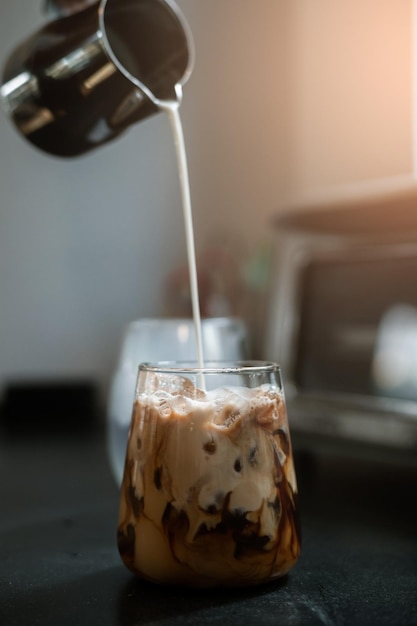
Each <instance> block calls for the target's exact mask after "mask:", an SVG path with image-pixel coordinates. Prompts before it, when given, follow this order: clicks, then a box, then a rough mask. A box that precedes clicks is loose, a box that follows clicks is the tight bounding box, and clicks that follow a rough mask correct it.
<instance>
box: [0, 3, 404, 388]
mask: <svg viewBox="0 0 417 626" xmlns="http://www.w3.org/2000/svg"><path fill="white" fill-rule="evenodd" d="M178 3H179V5H180V6H181V7H182V9H183V10H184V12H185V13H186V15H187V18H188V20H189V22H190V25H191V28H192V30H193V33H194V39H195V44H196V66H195V69H194V72H193V75H192V77H191V79H190V81H189V83H188V84H187V86H186V87H185V94H184V101H183V105H182V107H181V115H182V118H183V123H184V132H185V136H186V141H187V147H188V156H189V168H190V176H191V192H192V199H193V209H194V221H195V228H196V242H197V249H198V250H202V249H203V248H204V247H205V245H206V244H208V243H212V242H213V240H216V238H222V239H225V240H226V242H227V241H230V242H231V243H232V244H233V245H234V246H236V244H238V245H239V246H241V247H242V249H243V250H244V251H245V253H247V254H249V253H251V252H252V251H253V250H254V249H256V246H257V245H259V243H260V242H261V241H262V240H263V239H264V238H268V236H270V235H271V232H272V234H273V231H271V227H270V222H269V220H270V218H271V216H272V215H274V214H275V212H276V211H277V210H280V209H282V208H283V207H285V206H286V203H287V202H288V201H289V200H293V199H294V198H297V197H309V195H310V194H311V193H314V192H315V191H317V189H321V188H322V187H326V186H329V185H330V186H332V185H338V184H340V183H349V182H356V181H358V180H366V179H368V178H378V177H385V176H391V175H397V174H403V173H407V172H408V171H409V170H410V168H411V137H410V130H411V97H410V87H411V76H410V74H411V69H410V68H411V63H410V33H411V25H410V23H409V22H410V1H409V0H338V1H337V2H334V0H256V1H255V0H178ZM41 5H42V2H41V0H37V1H35V0H33V2H27V0H1V5H0V61H1V62H3V60H4V59H5V58H6V56H7V54H8V53H9V51H10V50H11V48H12V47H13V46H14V45H15V44H16V43H17V42H18V41H20V40H22V39H23V38H24V36H25V35H26V34H28V33H29V32H31V31H32V30H34V28H35V27H36V26H37V25H39V24H40V23H41V22H42V17H41ZM0 193H1V196H0V197H1V200H0V202H1V205H0V388H1V385H2V384H4V382H5V381H6V380H7V379H9V378H12V377H22V376H29V377H34V376H36V377H38V376H51V375H52V376H66V375H71V374H91V375H92V376H94V377H95V378H96V379H97V380H98V381H99V382H100V383H101V384H102V385H104V386H105V384H106V382H107V380H108V377H109V375H110V373H111V370H112V367H113V365H114V360H115V358H116V353H117V349H118V345H119V341H120V337H121V332H122V330H123V327H124V325H125V324H126V323H127V322H128V321H130V320H131V319H134V318H137V317H141V316H150V315H160V314H161V313H164V304H163V295H164V292H163V283H164V280H165V277H166V275H167V274H168V272H169V271H170V270H171V269H172V267H175V266H176V265H178V264H180V263H182V262H183V261H184V259H185V252H184V238H183V228H182V217H181V209H180V197H179V187H178V180H177V172H176V163H175V158H174V150H173V145H172V138H171V134H170V129H169V126H168V122H167V120H166V119H165V117H164V116H162V115H158V116H155V117H153V118H151V119H149V120H147V121H145V122H142V123H141V124H138V125H136V127H134V128H132V129H131V130H130V131H129V132H128V133H127V134H126V135H125V136H124V137H123V138H122V139H121V140H118V141H117V142H113V143H112V144H110V145H108V146H107V147H106V148H102V149H100V150H97V151H95V152H94V153H91V154H90V155H89V156H87V157H83V158H81V159H77V160H73V161H61V160H58V159H54V158H51V157H48V156H45V155H43V154H41V153H39V152H37V151H35V150H34V149H33V148H31V147H30V146H29V145H28V144H27V143H26V142H24V140H22V139H21V138H20V137H18V135H17V133H16V131H15V130H14V129H13V128H12V126H11V124H10V123H9V121H8V120H7V119H6V118H5V116H4V115H0Z"/></svg>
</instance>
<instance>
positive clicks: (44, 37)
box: [0, 0, 194, 157]
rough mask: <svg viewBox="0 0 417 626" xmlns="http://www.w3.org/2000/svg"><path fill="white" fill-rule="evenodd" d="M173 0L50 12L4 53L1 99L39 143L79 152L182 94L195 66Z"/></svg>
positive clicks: (108, 0) (106, 1) (122, 0)
mask: <svg viewBox="0 0 417 626" xmlns="http://www.w3.org/2000/svg"><path fill="white" fill-rule="evenodd" d="M193 60H194V59H193V44H192V37H191V33H190V29H189V27H188V24H187V22H186V20H185V18H184V16H183V15H182V13H181V12H180V10H179V8H178V7H177V5H176V4H175V3H174V2H173V1H172V0H100V1H99V2H96V3H94V4H91V3H86V5H85V6H84V7H83V8H82V9H81V10H77V11H71V12H68V13H67V14H65V15H64V16H63V17H59V18H58V19H54V20H52V21H51V22H49V23H47V24H46V25H45V26H44V27H43V28H41V29H40V30H38V31H37V32H36V33H35V34H33V35H32V36H31V37H29V38H28V39H27V40H26V41H24V42H23V43H22V44H21V45H20V46H18V47H17V48H16V49H15V50H14V51H13V53H12V54H11V56H10V57H9V59H8V60H7V62H6V64H5V68H4V73H3V80H2V86H1V88H0V99H1V101H2V104H3V107H4V108H5V110H6V113H7V114H8V115H9V116H10V118H11V119H12V120H13V122H14V124H15V125H16V127H17V128H18V130H19V131H20V132H21V133H22V135H23V136H24V137H26V138H27V139H28V140H29V141H30V142H31V143H32V144H34V145H35V146H37V147H38V148H40V149H42V150H44V151H46V152H49V153H51V154H54V155H58V156H65V157H71V156H77V155H80V154H83V153H85V152H87V151H89V150H91V149H93V148H95V147H97V146H100V145H102V144H104V143H106V142H108V141H109V140H111V139H113V138H115V137H117V136H118V135H120V133H122V132H123V131H124V130H125V129H127V128H128V127H129V126H130V125H131V124H133V123H135V122H138V121H140V120H141V119H143V118H146V117H148V116H149V115H152V114H154V113H156V112H157V111H158V110H159V109H160V104H161V102H164V101H172V100H176V101H178V102H179V101H180V99H181V95H182V86H183V85H184V83H185V82H186V81H187V79H188V78H189V75H190V73H191V70H192V65H193Z"/></svg>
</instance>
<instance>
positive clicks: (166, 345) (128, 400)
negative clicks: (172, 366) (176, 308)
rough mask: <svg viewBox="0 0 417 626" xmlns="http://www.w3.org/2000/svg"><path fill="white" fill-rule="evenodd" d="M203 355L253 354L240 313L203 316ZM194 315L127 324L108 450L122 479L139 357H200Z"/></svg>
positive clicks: (110, 406) (113, 389) (221, 358)
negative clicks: (197, 353)
mask: <svg viewBox="0 0 417 626" xmlns="http://www.w3.org/2000/svg"><path fill="white" fill-rule="evenodd" d="M202 335H203V349H204V358H205V359H208V360H210V361H239V360H243V359H246V358H247V357H248V356H249V354H248V352H249V348H248V333H247V329H246V326H245V324H244V323H243V322H242V321H241V320H240V319H237V318H231V317H218V318H206V319H203V320H202ZM196 351H197V348H196V340H195V332H194V322H193V320H192V319H174V318H166V319H154V318H149V319H139V320H136V321H133V322H131V323H130V324H128V326H127V327H126V329H125V332H124V335H123V340H122V345H121V350H120V354H119V359H118V364H117V367H116V371H115V373H114V376H113V379H112V383H111V387H110V394H109V401H108V407H107V450H108V455H109V460H110V465H111V469H112V472H113V475H114V477H115V479H116V481H117V483H118V484H120V483H121V480H122V476H123V467H124V462H125V454H126V445H127V438H128V433H129V426H130V419H131V413H132V406H133V400H134V394H135V387H136V380H137V376H138V369H139V365H140V363H143V362H146V361H152V362H154V361H190V360H194V359H195V358H196Z"/></svg>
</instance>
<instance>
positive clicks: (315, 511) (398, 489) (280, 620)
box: [0, 437, 417, 626]
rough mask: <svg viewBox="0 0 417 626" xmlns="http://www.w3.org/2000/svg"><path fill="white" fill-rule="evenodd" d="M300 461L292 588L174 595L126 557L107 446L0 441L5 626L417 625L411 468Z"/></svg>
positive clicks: (416, 488) (0, 607) (1, 614)
mask: <svg viewBox="0 0 417 626" xmlns="http://www.w3.org/2000/svg"><path fill="white" fill-rule="evenodd" d="M297 461H298V462H297ZM296 462H297V474H298V480H299V486H300V506H301V521H302V530H303V549H302V555H301V557H300V560H299V562H298V563H297V565H296V567H295V568H294V569H293V570H292V572H291V573H290V574H289V575H288V576H287V577H286V578H285V579H284V580H282V581H280V582H278V583H271V584H269V585H266V586H262V587H258V588H251V589H245V590H227V591H213V590H211V591H196V590H189V589H167V588H164V587H158V586H154V585H152V584H148V583H144V582H142V581H140V580H137V579H135V578H134V577H133V576H132V575H131V574H130V573H129V572H128V571H127V570H126V569H125V568H124V566H123V565H122V564H121V561H120V560H119V556H118V553H117V549H116V541H115V536H116V520H117V508H118V489H117V487H116V485H115V482H114V480H113V478H112V475H111V473H110V469H109V466H108V463H107V458H106V452H105V444H104V441H103V438H102V437H96V438H95V437H85V438H83V439H81V438H79V439H78V440H77V439H75V438H73V439H71V438H69V439H68V438H67V439H66V440H65V441H64V440H59V439H58V438H56V439H55V440H48V441H42V442H40V441H32V442H28V441H18V440H14V441H5V440H3V441H0V470H1V484H0V498H1V499H0V502H1V505H0V507H1V508H0V624H2V626H3V625H4V626H29V625H30V626H35V625H38V624H39V625H42V626H66V625H67V624H68V625H71V626H74V625H75V624H76V625H77V626H84V625H86V626H87V625H88V626H95V625H96V624H97V625H99V624H100V626H107V625H111V626H113V625H114V626H117V625H120V626H133V625H139V624H144V625H145V624H146V625H148V626H151V625H152V626H156V625H160V626H162V625H163V626H176V625H179V624H181V626H186V625H187V624H190V625H191V624H192V625H193V626H200V625H202V626H204V625H205V624H207V625H208V624H210V625H216V624H219V625H220V624H221V625H222V626H224V624H227V625H228V626H234V625H239V626H245V625H252V624H262V625H268V624H271V625H272V624H274V625H281V624H282V625H291V626H293V625H298V624H300V625H303V624H308V625H310V624H311V625H315V624H324V625H328V626H330V625H359V626H366V625H368V624H369V625H371V624H372V626H374V624H378V625H384V624H390V625H391V626H392V625H400V626H412V625H417V513H416V507H415V498H416V494H417V473H416V470H415V469H414V470H413V469H409V468H401V467H390V466H387V465H382V464H375V463H374V464H367V463H365V462H364V461H359V460H356V461H353V460H351V459H344V460H340V459H336V458H332V457H329V456H326V457H317V458H315V459H311V458H308V457H305V456H299V458H297V459H296Z"/></svg>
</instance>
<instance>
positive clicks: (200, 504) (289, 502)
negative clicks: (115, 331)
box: [118, 102, 300, 587]
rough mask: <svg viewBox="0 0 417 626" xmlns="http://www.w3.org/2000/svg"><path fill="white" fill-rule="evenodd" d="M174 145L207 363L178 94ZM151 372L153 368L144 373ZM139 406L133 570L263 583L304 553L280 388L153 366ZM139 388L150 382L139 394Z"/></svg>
mask: <svg viewBox="0 0 417 626" xmlns="http://www.w3.org/2000/svg"><path fill="white" fill-rule="evenodd" d="M161 108H163V109H164V110H165V111H166V113H167V114H168V116H169V118H170V121H171V125H172V129H173V134H174V141H175V145H176V149H177V158H178V164H179V173H180V182H181V189H182V200H183V212H184V223H185V232H186V241H187V253H188V263H189V273H190V289H191V297H192V307H193V317H194V325H195V333H196V343H197V355H196V356H197V360H198V366H199V370H200V371H201V370H203V368H204V358H203V352H202V341H201V322H200V312H199V303H198V285H197V270H196V260H195V250H194V238H193V225H192V213H191V201H190V191H189V183H188V171H187V161H186V152H185V147H184V140H183V133H182V126H181V120H180V116H179V111H178V103H169V102H167V103H165V104H164V105H163V106H162V107H161ZM147 375H148V376H149V372H148V373H147ZM142 376H144V372H141V373H140V376H139V381H138V390H139V391H138V392H137V394H136V399H135V403H134V407H133V414H132V421H131V426H130V432H129V439H128V446H127V452H126V463H125V470H124V476H123V482H122V488H121V500H120V512H119V526H118V547H119V551H120V555H121V557H122V559H123V561H124V563H125V565H126V566H127V567H128V568H129V569H131V570H132V571H133V572H134V573H135V574H137V575H139V576H141V577H143V578H145V579H147V580H150V581H153V582H158V583H167V584H177V585H178V584H179V585H187V586H194V587H214V586H243V585H252V584H258V583H262V582H265V581H268V580H270V579H272V578H276V577H280V576H283V575H284V574H286V573H287V572H288V571H289V570H290V569H291V568H292V566H293V565H294V564H295V563H296V561H297V559H298V556H299V552H300V534H299V527H298V521H297V520H298V518H297V514H298V511H297V484H296V477H295V472H294V465H293V456H292V450H291V443H290V437H289V430H288V422H287V415H286V406H285V400H284V396H283V394H282V391H281V388H279V387H278V386H274V385H272V384H262V385H259V386H256V387H255V388H249V389H248V388H246V387H242V386H236V385H235V386H233V385H231V386H227V388H226V387H224V386H219V387H218V388H215V389H213V390H206V388H205V381H204V376H203V374H202V373H200V378H198V385H197V386H195V385H194V384H193V383H192V382H191V381H190V380H189V379H188V378H186V377H185V376H178V375H173V374H168V373H161V372H157V373H156V372H155V373H152V374H151V376H152V379H151V384H149V379H148V380H147V383H146V385H144V386H141V377H142ZM141 389H142V391H141Z"/></svg>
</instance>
